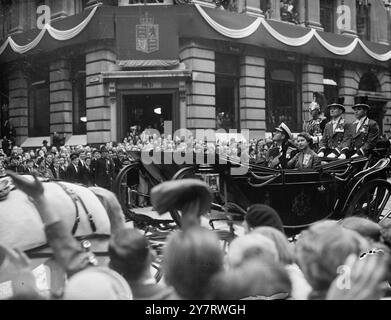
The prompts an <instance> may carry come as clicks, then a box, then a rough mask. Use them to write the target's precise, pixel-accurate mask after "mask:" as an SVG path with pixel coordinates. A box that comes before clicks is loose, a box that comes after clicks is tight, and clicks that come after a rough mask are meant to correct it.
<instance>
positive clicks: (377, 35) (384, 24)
mask: <svg viewBox="0 0 391 320" xmlns="http://www.w3.org/2000/svg"><path fill="white" fill-rule="evenodd" d="M369 19H370V24H371V26H370V29H371V41H373V42H378V43H381V44H385V45H387V46H388V44H389V42H388V12H387V10H386V9H385V8H384V5H383V4H382V3H381V2H380V1H372V2H371V9H370V17H369Z"/></svg>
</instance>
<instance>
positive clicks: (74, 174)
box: [65, 163, 80, 183]
mask: <svg viewBox="0 0 391 320" xmlns="http://www.w3.org/2000/svg"><path fill="white" fill-rule="evenodd" d="M65 177H66V180H67V181H69V182H73V183H80V170H78V171H76V169H75V166H74V165H73V163H71V164H70V165H69V166H68V168H67V170H66V173H65Z"/></svg>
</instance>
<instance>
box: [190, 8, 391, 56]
mask: <svg viewBox="0 0 391 320" xmlns="http://www.w3.org/2000/svg"><path fill="white" fill-rule="evenodd" d="M195 7H196V8H197V11H198V12H199V14H200V15H201V16H202V17H203V18H204V20H205V21H206V22H207V23H208V24H209V25H210V26H211V27H212V28H213V29H214V30H215V31H217V32H218V33H220V34H222V35H224V36H226V37H228V38H232V39H242V38H246V37H248V36H250V35H252V34H253V33H254V32H256V31H257V30H258V28H259V27H260V26H263V27H264V28H265V29H266V31H267V32H268V33H269V34H270V35H271V36H272V37H273V38H275V39H276V40H278V41H279V42H281V43H283V44H285V45H288V46H291V47H300V46H304V45H306V44H307V43H309V42H310V41H311V40H312V39H313V38H315V39H316V40H318V41H319V43H320V44H321V45H322V46H323V47H324V48H325V49H327V50H328V51H330V52H331V53H333V54H335V55H340V56H346V55H348V54H350V53H352V52H353V51H354V50H355V49H356V47H357V46H361V48H362V49H363V50H364V51H365V52H366V53H367V54H368V55H369V56H371V57H372V58H373V59H375V60H378V61H388V60H390V58H391V50H389V51H387V52H385V53H383V54H379V53H376V52H374V51H372V50H371V49H370V48H368V47H367V46H366V45H365V44H364V42H362V41H361V40H360V39H359V38H354V39H352V40H351V43H350V44H348V45H346V46H343V47H339V46H334V45H332V44H330V43H328V42H327V41H326V40H325V39H323V38H322V36H321V35H320V34H319V33H318V31H317V30H315V29H309V30H308V33H307V34H305V35H303V36H299V37H289V36H285V35H283V34H281V33H279V32H278V31H277V30H276V29H274V28H273V27H272V26H271V25H270V24H269V23H268V22H267V21H266V20H265V19H264V18H261V17H259V18H256V19H255V21H254V22H252V23H251V24H250V25H249V26H248V27H246V28H242V29H230V28H227V27H225V26H222V25H220V24H219V23H218V22H216V21H214V20H213V19H212V18H211V17H210V16H209V15H208V14H207V13H206V11H205V10H204V9H203V8H202V7H201V6H200V5H198V4H195Z"/></svg>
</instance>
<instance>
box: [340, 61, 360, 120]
mask: <svg viewBox="0 0 391 320" xmlns="http://www.w3.org/2000/svg"><path fill="white" fill-rule="evenodd" d="M358 85H359V83H358V81H357V79H356V71H354V70H349V69H346V68H345V69H344V70H342V71H341V78H340V88H339V96H340V97H344V98H345V108H346V115H345V118H346V119H347V120H348V121H354V115H353V110H352V107H353V105H354V97H355V96H356V95H357V91H358Z"/></svg>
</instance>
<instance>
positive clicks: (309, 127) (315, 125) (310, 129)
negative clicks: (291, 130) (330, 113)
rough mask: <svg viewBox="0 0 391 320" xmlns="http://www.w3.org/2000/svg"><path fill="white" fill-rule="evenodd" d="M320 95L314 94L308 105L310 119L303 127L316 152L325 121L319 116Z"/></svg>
mask: <svg viewBox="0 0 391 320" xmlns="http://www.w3.org/2000/svg"><path fill="white" fill-rule="evenodd" d="M319 99H320V94H319V93H318V92H314V100H313V101H312V102H311V104H310V105H309V107H308V109H309V112H310V116H311V119H310V120H308V121H306V123H305V125H304V132H307V133H308V134H309V135H310V136H311V138H312V143H313V145H312V148H313V149H314V150H315V151H316V150H317V149H318V148H319V142H320V140H321V139H322V135H323V130H324V128H325V126H326V123H327V119H326V117H324V116H322V114H321V107H320V104H319Z"/></svg>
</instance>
